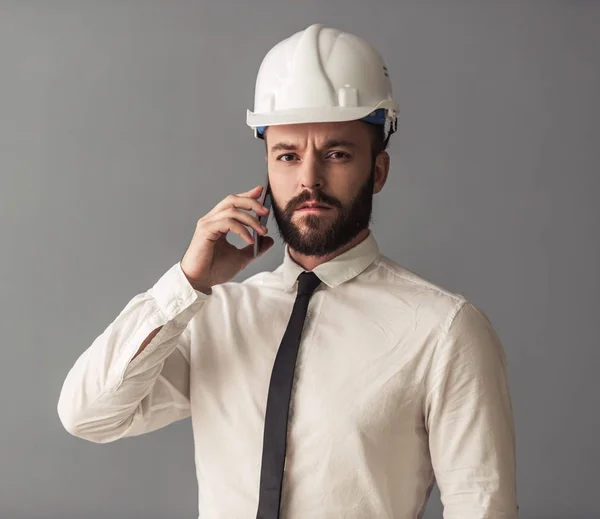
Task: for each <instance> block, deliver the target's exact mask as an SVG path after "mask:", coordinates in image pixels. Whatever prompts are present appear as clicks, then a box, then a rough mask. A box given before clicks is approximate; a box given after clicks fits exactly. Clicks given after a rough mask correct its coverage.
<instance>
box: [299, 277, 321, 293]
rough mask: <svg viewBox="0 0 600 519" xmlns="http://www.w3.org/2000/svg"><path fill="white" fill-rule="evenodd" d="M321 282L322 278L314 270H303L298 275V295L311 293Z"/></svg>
mask: <svg viewBox="0 0 600 519" xmlns="http://www.w3.org/2000/svg"><path fill="white" fill-rule="evenodd" d="M320 284H321V280H320V279H319V278H318V277H317V275H316V274H315V273H314V272H302V274H300V275H299V276H298V295H307V294H308V295H310V294H312V293H313V292H314V291H315V290H316V289H317V287H318V286H319V285H320Z"/></svg>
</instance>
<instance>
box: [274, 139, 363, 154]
mask: <svg viewBox="0 0 600 519" xmlns="http://www.w3.org/2000/svg"><path fill="white" fill-rule="evenodd" d="M323 148H324V149H328V148H351V149H355V148H356V144H355V143H354V142H352V141H344V140H341V139H330V140H328V141H327V142H326V143H325V144H324V145H323ZM297 149H298V147H297V146H296V145H295V144H290V143H287V142H278V143H277V144H274V145H273V146H272V147H271V153H274V152H276V151H296V150H297Z"/></svg>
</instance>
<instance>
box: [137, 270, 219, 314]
mask: <svg viewBox="0 0 600 519" xmlns="http://www.w3.org/2000/svg"><path fill="white" fill-rule="evenodd" d="M149 293H150V295H151V296H152V297H153V298H154V300H155V301H156V304H157V305H158V307H159V308H160V310H161V312H162V313H163V315H164V316H165V318H166V320H167V321H171V320H174V319H176V318H178V317H180V316H181V314H182V313H183V312H184V311H185V310H187V309H188V308H189V307H190V306H191V305H192V304H193V303H196V302H200V301H206V300H207V299H208V298H209V297H210V295H211V294H205V293H204V292H201V291H199V290H196V289H195V288H194V287H193V286H192V285H191V283H190V282H189V281H188V279H187V277H186V276H185V274H184V273H183V270H182V268H181V263H180V262H177V263H176V264H175V265H173V266H172V267H171V268H170V269H169V270H167V272H165V273H164V274H163V275H162V276H161V278H160V279H159V280H158V281H157V282H156V283H155V284H154V286H153V287H152V288H151V289H150V290H149Z"/></svg>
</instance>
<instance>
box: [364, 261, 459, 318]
mask: <svg viewBox="0 0 600 519" xmlns="http://www.w3.org/2000/svg"><path fill="white" fill-rule="evenodd" d="M374 274H375V275H376V278H377V279H378V280H379V281H381V282H382V283H383V284H384V285H385V286H386V287H389V292H390V294H392V295H394V296H397V297H399V298H401V299H402V300H404V301H405V302H407V303H408V304H409V305H411V306H412V305H414V306H415V307H417V306H418V307H419V308H430V309H431V310H432V311H433V312H435V313H437V314H438V315H439V314H442V315H445V314H447V313H448V312H451V311H453V310H455V309H457V308H459V307H460V306H462V305H463V304H464V303H465V302H466V301H467V299H466V297H465V296H464V295H463V294H462V293H460V292H456V291H453V290H451V289H450V288H448V287H447V286H445V285H444V284H442V283H440V282H436V281H434V280H432V279H431V278H430V277H426V276H425V275H422V274H419V273H417V272H416V271H415V270H412V269H409V268H407V267H406V266H404V265H401V264H400V263H397V262H396V261H394V260H392V259H391V258H389V257H388V256H385V255H384V254H380V256H379V258H378V260H377V261H376V262H375V265H374Z"/></svg>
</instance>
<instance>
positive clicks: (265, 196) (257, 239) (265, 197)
mask: <svg viewBox="0 0 600 519" xmlns="http://www.w3.org/2000/svg"><path fill="white" fill-rule="evenodd" d="M258 201H259V202H260V203H261V204H262V205H264V206H265V207H266V208H267V209H271V186H270V185H269V174H268V173H267V178H266V179H265V183H264V184H263V190H262V191H261V193H260V197H259V199H258ZM269 214H271V213H269ZM256 216H257V217H258V221H259V222H260V224H261V225H264V226H265V227H266V225H267V221H268V220H269V215H262V214H261V215H258V214H257V215H256ZM252 239H253V240H254V257H255V258H256V256H258V251H259V250H260V247H261V245H262V241H263V236H262V234H258V232H257V231H256V229H252Z"/></svg>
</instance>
